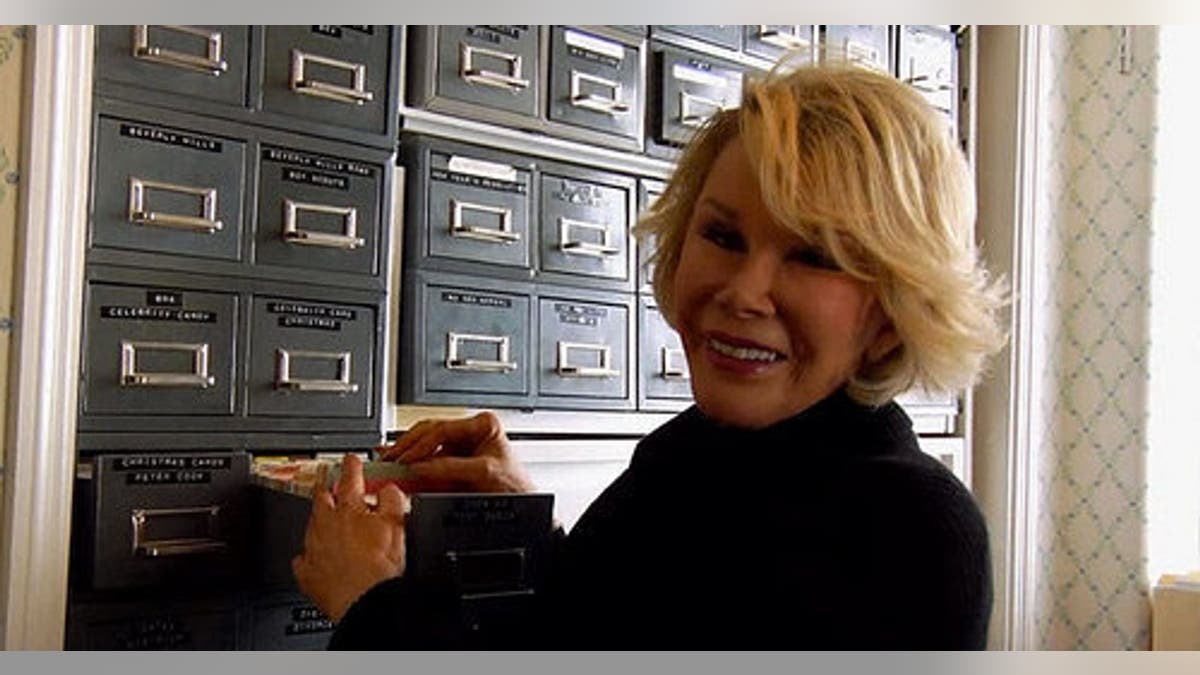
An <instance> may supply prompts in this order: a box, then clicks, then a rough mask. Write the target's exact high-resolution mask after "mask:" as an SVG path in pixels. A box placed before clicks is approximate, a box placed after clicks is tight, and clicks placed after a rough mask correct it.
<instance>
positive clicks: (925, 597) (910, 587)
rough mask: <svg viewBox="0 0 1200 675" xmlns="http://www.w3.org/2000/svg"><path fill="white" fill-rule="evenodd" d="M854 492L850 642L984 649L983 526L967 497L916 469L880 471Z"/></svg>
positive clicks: (988, 604)
mask: <svg viewBox="0 0 1200 675" xmlns="http://www.w3.org/2000/svg"><path fill="white" fill-rule="evenodd" d="M922 459H924V458H922ZM858 485H859V487H860V488H861V490H862V492H861V493H859V494H860V496H861V501H860V502H859V503H860V504H861V505H862V506H861V508H862V511H861V512H860V514H859V519H858V520H859V522H860V523H862V525H863V528H862V532H860V533H859V534H858V536H859V537H861V538H859V539H858V540H857V541H859V542H861V546H857V547H856V550H857V551H858V557H857V561H856V563H855V564H854V565H853V569H854V574H852V575H851V578H849V579H848V580H847V584H846V585H847V587H849V588H850V589H851V590H850V591H849V592H848V597H849V598H850V602H849V603H847V604H846V605H844V609H845V611H846V612H847V613H848V614H850V616H849V617H847V619H848V620H847V622H846V623H847V624H848V625H850V626H853V627H854V630H853V632H852V633H850V635H853V634H854V633H858V638H859V639H856V640H854V642H855V643H857V645H858V646H860V647H871V648H876V649H939V650H944V649H984V648H985V647H986V644H987V627H988V620H989V618H990V615H991V609H992V570H991V560H990V553H989V550H988V534H987V527H986V524H985V522H984V519H983V515H982V513H981V512H980V511H979V508H978V506H977V505H976V504H975V501H974V499H973V498H972V497H971V495H970V493H969V492H968V491H967V490H966V488H965V487H963V486H962V485H961V484H960V483H959V482H958V481H957V479H955V478H954V477H953V475H951V474H950V473H949V472H948V471H945V470H944V469H943V467H941V466H940V465H939V466H936V467H933V466H928V465H925V464H924V463H922V462H917V463H908V462H896V463H891V462H882V463H880V464H879V465H878V466H874V467H871V469H870V470H868V471H865V472H864V475H861V476H859V482H858ZM847 637H849V635H847Z"/></svg>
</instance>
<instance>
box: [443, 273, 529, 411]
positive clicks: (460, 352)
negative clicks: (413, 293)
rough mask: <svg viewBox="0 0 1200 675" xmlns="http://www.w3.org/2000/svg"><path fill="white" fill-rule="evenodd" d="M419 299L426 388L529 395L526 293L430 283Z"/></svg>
mask: <svg viewBox="0 0 1200 675" xmlns="http://www.w3.org/2000/svg"><path fill="white" fill-rule="evenodd" d="M420 298H421V299H420V302H421V303H422V304H423V305H424V307H423V310H424V312H423V315H424V317H425V323H424V326H423V330H424V337H425V340H424V343H425V351H424V360H423V362H422V363H421V364H420V365H421V368H422V369H423V372H424V376H425V382H424V388H425V390H427V391H430V392H461V393H463V394H473V395H483V396H487V395H489V394H492V395H494V394H510V395H526V394H528V393H529V380H530V364H529V363H528V362H527V361H526V359H527V357H528V354H529V327H530V311H531V309H530V298H529V296H528V295H518V294H512V293H503V292H498V291H492V290H480V289H473V288H463V287H453V286H444V285H439V284H430V285H428V286H426V287H424V289H423V293H422V295H421V296H420ZM463 400H467V399H466V398H464V399H463ZM477 400H486V399H477Z"/></svg>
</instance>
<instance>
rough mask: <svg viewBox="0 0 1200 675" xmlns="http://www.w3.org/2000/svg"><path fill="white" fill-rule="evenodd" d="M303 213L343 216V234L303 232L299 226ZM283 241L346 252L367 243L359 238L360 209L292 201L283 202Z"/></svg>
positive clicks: (285, 200)
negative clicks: (344, 250)
mask: <svg viewBox="0 0 1200 675" xmlns="http://www.w3.org/2000/svg"><path fill="white" fill-rule="evenodd" d="M301 211H309V212H311V213H327V214H330V215H334V216H341V218H342V234H330V233H328V232H317V231H315V230H301V229H300V228H299V227H298V226H297V220H299V215H300V212H301ZM283 240H284V241H286V242H287V243H289V244H298V245H301V246H324V247H326V248H340V249H346V250H353V249H356V248H359V247H361V246H363V245H364V244H365V243H366V241H365V240H364V239H363V238H362V237H359V236H358V209H356V208H354V207H353V206H327V205H325V204H312V203H308V202H298V201H294V200H291V199H284V200H283Z"/></svg>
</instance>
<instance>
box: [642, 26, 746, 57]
mask: <svg viewBox="0 0 1200 675" xmlns="http://www.w3.org/2000/svg"><path fill="white" fill-rule="evenodd" d="M650 32H651V34H652V35H655V36H657V35H661V34H663V33H667V34H675V35H682V36H684V37H689V38H692V39H694V40H700V41H701V42H707V43H708V44H712V45H716V46H718V47H724V48H725V49H731V50H733V51H738V50H739V49H741V48H742V27H741V26H732V25H730V26H714V25H686V26H652V27H651V29H650Z"/></svg>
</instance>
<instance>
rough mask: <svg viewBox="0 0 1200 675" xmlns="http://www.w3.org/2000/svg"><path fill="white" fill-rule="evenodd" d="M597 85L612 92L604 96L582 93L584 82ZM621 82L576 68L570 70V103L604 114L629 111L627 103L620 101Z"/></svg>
mask: <svg viewBox="0 0 1200 675" xmlns="http://www.w3.org/2000/svg"><path fill="white" fill-rule="evenodd" d="M585 82H586V83H589V84H594V85H598V86H600V87H604V88H605V89H608V90H609V91H611V92H612V96H611V97H609V98H605V97H603V96H597V95H595V94H585V93H583V85H584V83H585ZM620 99H621V83H620V82H616V81H614V80H609V79H607V78H603V77H597V76H595V75H591V74H589V73H581V72H579V71H577V70H572V71H571V105H573V106H575V107H576V108H584V109H585V110H593V111H595V112H599V113H604V114H606V115H612V116H614V117H615V116H617V115H624V114H625V113H627V112H629V104H627V103H623V102H621V100H620Z"/></svg>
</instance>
